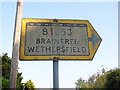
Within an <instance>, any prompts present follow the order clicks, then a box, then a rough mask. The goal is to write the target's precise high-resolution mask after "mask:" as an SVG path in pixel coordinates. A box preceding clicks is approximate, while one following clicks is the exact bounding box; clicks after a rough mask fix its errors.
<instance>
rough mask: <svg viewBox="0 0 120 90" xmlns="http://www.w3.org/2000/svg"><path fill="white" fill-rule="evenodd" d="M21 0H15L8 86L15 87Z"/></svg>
mask: <svg viewBox="0 0 120 90" xmlns="http://www.w3.org/2000/svg"><path fill="white" fill-rule="evenodd" d="M22 7H23V1H22V0H18V1H17V8H16V19H15V28H14V38H13V50H12V61H11V69H10V81H9V88H16V80H17V69H18V59H19V45H20V33H21V20H22Z"/></svg>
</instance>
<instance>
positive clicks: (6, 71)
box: [0, 53, 23, 89]
mask: <svg viewBox="0 0 120 90" xmlns="http://www.w3.org/2000/svg"><path fill="white" fill-rule="evenodd" d="M0 59H1V60H2V88H8V85H9V78H10V65H11V59H10V57H8V54H7V53H5V54H3V55H2V56H0ZM21 75H22V73H19V72H18V74H17V85H16V88H18V89H21V88H22V87H23V84H22V79H23V77H22V76H21Z"/></svg>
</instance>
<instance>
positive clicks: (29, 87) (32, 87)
mask: <svg viewBox="0 0 120 90" xmlns="http://www.w3.org/2000/svg"><path fill="white" fill-rule="evenodd" d="M24 88H25V90H35V85H34V83H33V82H32V81H31V80H29V81H27V82H26V83H25V84H24Z"/></svg>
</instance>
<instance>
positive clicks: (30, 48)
mask: <svg viewBox="0 0 120 90" xmlns="http://www.w3.org/2000/svg"><path fill="white" fill-rule="evenodd" d="M101 40H102V39H101V38H100V36H99V35H98V34H97V33H96V31H95V30H94V29H93V27H92V26H91V25H90V23H89V21H80V20H54V19H23V20H22V34H21V45H20V60H41V59H42V60H47V59H48V60H50V59H54V57H58V59H63V60H64V59H80V60H83V59H92V58H93V56H94V54H95V52H96V50H97V48H98V46H99V44H100V42H101Z"/></svg>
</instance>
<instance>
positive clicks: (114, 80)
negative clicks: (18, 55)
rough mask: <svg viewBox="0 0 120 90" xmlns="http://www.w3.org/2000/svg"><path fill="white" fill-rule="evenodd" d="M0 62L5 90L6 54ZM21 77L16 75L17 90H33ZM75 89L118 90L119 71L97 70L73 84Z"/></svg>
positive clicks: (8, 62) (8, 68)
mask: <svg viewBox="0 0 120 90" xmlns="http://www.w3.org/2000/svg"><path fill="white" fill-rule="evenodd" d="M0 59H1V60H2V66H0V67H2V78H0V80H1V81H2V83H0V84H2V89H3V90H7V89H8V88H9V77H10V65H11V58H10V57H9V56H8V54H7V53H3V54H2V56H0ZM22 80H23V76H22V72H21V73H19V72H18V73H17V85H16V88H17V90H22V89H24V90H35V85H34V83H33V82H32V81H31V80H29V81H27V82H26V83H22ZM75 85H76V88H120V69H118V68H115V69H111V70H107V69H105V68H103V69H102V70H98V72H97V73H96V74H93V75H91V76H90V77H89V78H88V80H84V79H82V78H81V77H80V78H79V79H78V80H77V81H76V82H75Z"/></svg>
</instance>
